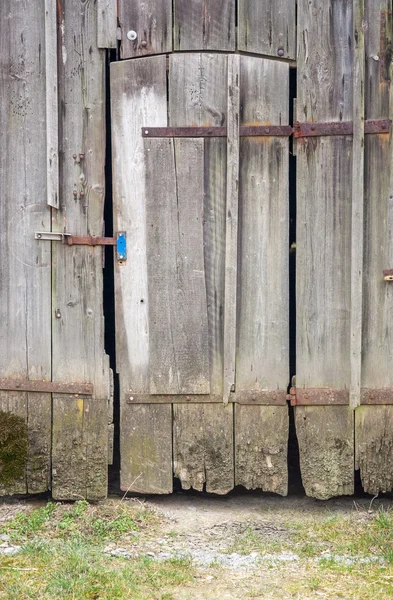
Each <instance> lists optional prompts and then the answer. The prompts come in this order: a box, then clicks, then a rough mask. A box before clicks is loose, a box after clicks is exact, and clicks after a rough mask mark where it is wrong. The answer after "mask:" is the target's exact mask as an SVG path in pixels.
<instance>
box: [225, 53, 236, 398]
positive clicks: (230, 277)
mask: <svg viewBox="0 0 393 600" xmlns="http://www.w3.org/2000/svg"><path fill="white" fill-rule="evenodd" d="M239 124H240V57H239V56H233V55H232V56H228V113H227V202H226V229H225V232H226V237H225V306H224V390H223V392H224V393H223V398H224V402H225V403H227V402H228V401H229V396H230V393H231V391H234V389H235V382H236V326H237V323H236V302H237V289H236V286H237V261H238V252H237V250H238V222H239V160H240V156H239V150H240V138H239Z"/></svg>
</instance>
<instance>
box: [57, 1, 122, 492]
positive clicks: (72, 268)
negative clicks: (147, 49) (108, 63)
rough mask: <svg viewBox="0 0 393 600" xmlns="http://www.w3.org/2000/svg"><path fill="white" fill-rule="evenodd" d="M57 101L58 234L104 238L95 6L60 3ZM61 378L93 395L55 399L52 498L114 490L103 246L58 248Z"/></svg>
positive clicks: (101, 67) (101, 72)
mask: <svg viewBox="0 0 393 600" xmlns="http://www.w3.org/2000/svg"><path fill="white" fill-rule="evenodd" d="M59 10H60V12H59V19H60V33H61V40H60V43H61V61H59V97H60V131H61V141H60V143H61V156H62V169H61V177H60V210H59V211H58V212H57V213H56V215H55V218H54V221H53V229H54V231H70V232H72V233H74V234H76V235H86V234H92V235H102V231H103V208H104V190H105V179H104V166H105V64H104V59H105V52H104V51H100V50H98V49H97V5H96V4H95V3H91V2H87V3H84V4H81V3H80V2H79V1H78V0H62V2H60V7H59ZM52 246H53V247H52V259H53V269H54V270H53V288H52V290H53V291H52V294H53V296H52V307H53V313H52V331H53V350H52V352H53V380H54V381H55V382H58V381H80V382H90V383H92V384H93V386H94V396H93V398H89V399H84V398H83V397H67V396H64V395H57V394H54V395H53V442H54V444H53V456H52V464H53V496H54V498H57V499H77V498H80V497H84V498H88V499H91V500H96V499H99V498H103V497H105V496H106V493H107V455H108V452H107V447H108V432H107V424H108V423H107V409H108V402H109V399H110V390H109V382H110V373H109V363H108V357H107V356H106V355H105V352H104V319H103V289H102V288H103V273H102V248H100V247H94V248H93V247H91V248H90V247H81V246H74V247H68V246H66V245H63V244H56V243H53V245H52Z"/></svg>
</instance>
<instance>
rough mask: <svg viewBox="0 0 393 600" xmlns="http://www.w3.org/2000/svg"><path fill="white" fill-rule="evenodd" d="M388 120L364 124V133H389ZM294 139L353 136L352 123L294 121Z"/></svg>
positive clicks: (389, 122) (377, 120) (375, 120)
mask: <svg viewBox="0 0 393 600" xmlns="http://www.w3.org/2000/svg"><path fill="white" fill-rule="evenodd" d="M390 125H391V121H390V119H372V120H369V121H365V122H364V133H367V134H370V133H389V132H390ZM293 135H294V137H295V138H303V137H317V136H335V135H353V123H352V121H341V122H340V121H338V122H329V123H299V122H298V121H295V123H294V132H293Z"/></svg>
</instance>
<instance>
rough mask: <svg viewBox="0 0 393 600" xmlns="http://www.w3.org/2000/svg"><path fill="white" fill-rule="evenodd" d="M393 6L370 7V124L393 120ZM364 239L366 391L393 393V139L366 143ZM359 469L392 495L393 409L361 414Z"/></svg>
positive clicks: (369, 483)
mask: <svg viewBox="0 0 393 600" xmlns="http://www.w3.org/2000/svg"><path fill="white" fill-rule="evenodd" d="M389 11H391V3H390V2H388V1H387V0H380V1H378V2H371V1H368V2H367V3H366V19H365V20H366V25H367V28H366V39H365V45H366V58H367V60H366V85H365V93H366V98H365V104H366V114H367V118H371V119H375V118H387V117H390V118H392V116H393V113H392V106H393V96H392V94H393V93H392V89H391V88H392V86H391V84H390V83H389V81H388V80H391V79H392V75H393V73H392V65H391V59H390V55H389V44H391V43H392V41H393V20H392V16H391V13H389ZM364 181H365V214H364V217H365V218H364V222H365V235H364V284H363V298H364V307H363V357H362V386H364V387H366V388H370V389H376V388H390V389H391V388H393V369H392V364H393V321H392V312H393V288H392V284H391V283H390V284H389V283H388V282H385V281H384V280H383V275H382V272H383V270H384V269H389V268H392V265H393V139H392V136H391V135H390V136H387V135H369V136H366V139H365V178H364ZM355 418H356V431H355V436H356V468H357V469H360V476H361V480H362V484H363V487H364V489H365V491H366V492H368V493H372V494H374V493H375V494H376V493H378V492H384V491H391V490H392V489H393V481H392V472H393V453H392V408H391V407H390V406H386V407H385V406H362V407H360V408H358V409H357V410H356V415H355Z"/></svg>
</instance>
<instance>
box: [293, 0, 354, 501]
mask: <svg viewBox="0 0 393 600" xmlns="http://www.w3.org/2000/svg"><path fill="white" fill-rule="evenodd" d="M352 38H353V31H352V3H350V2H342V3H341V2H340V3H337V2H334V1H332V0H328V1H326V0H313V2H312V3H311V4H310V3H309V2H308V0H301V1H300V2H298V81H299V82H300V85H298V94H297V96H298V97H297V117H298V119H299V120H300V121H340V120H343V121H345V120H348V121H350V120H351V119H352V117H353V115H352V87H353V86H352V44H353V40H352ZM352 143H353V142H352V139H351V138H350V137H347V138H345V137H335V138H327V137H322V138H319V139H318V138H314V139H312V138H309V139H303V140H298V141H297V182H298V183H297V242H296V254H297V267H296V273H297V289H296V291H297V326H296V331H297V372H296V385H297V387H299V388H301V387H314V388H317V387H331V388H349V386H350V382H351V370H350V310H351V295H350V294H351V185H350V182H351V177H352V161H351V157H352ZM347 411H350V412H351V409H350V408H347V407H337V406H334V407H333V406H332V407H324V408H322V407H297V408H296V409H295V412H296V424H297V433H298V438H299V445H300V455H301V469H302V479H303V483H304V484H305V488H306V493H307V494H309V495H317V496H318V497H329V496H336V495H339V494H342V493H352V491H353V429H354V427H353V414H352V416H349V415H348V414H347ZM300 427H301V429H300ZM326 427H328V429H326ZM329 464H330V467H329Z"/></svg>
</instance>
